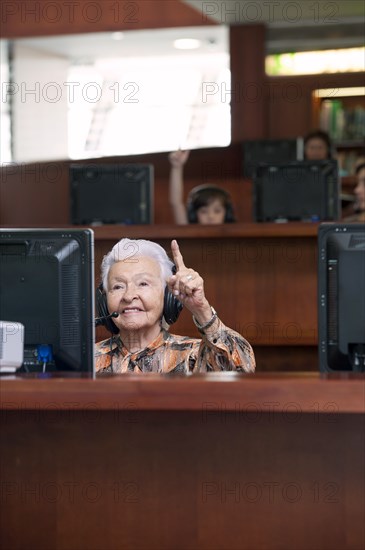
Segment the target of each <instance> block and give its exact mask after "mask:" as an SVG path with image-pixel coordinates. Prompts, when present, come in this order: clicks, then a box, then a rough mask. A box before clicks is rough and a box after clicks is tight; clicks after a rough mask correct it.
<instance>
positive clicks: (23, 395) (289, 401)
mask: <svg viewBox="0 0 365 550" xmlns="http://www.w3.org/2000/svg"><path fill="white" fill-rule="evenodd" d="M0 408H1V409H2V410H18V409H24V410H26V409H30V410H31V409H45V410H46V409H56V410H68V409H80V410H87V409H91V408H93V409H98V410H114V409H116V408H117V409H121V408H124V409H126V408H131V409H136V410H137V409H138V410H151V411H152V410H156V411H158V410H171V411H184V410H186V411H202V410H205V411H224V412H229V411H232V412H237V411H245V412H249V413H254V412H269V413H275V412H284V413H288V414H289V413H294V414H298V413H302V412H303V413H326V414H330V413H334V414H335V413H340V412H345V413H364V412H365V377H364V376H363V375H360V374H359V375H356V374H340V375H321V374H319V373H295V374H285V373H274V374H270V375H269V374H264V373H256V374H254V375H244V374H239V373H229V372H228V373H213V374H208V375H194V376H188V377H176V376H161V375H156V374H150V375H149V374H143V375H138V374H130V375H129V374H126V375H110V376H103V377H100V378H97V379H96V380H92V379H90V378H79V377H77V378H76V377H67V378H62V377H59V376H56V377H53V378H46V379H44V378H37V377H36V376H34V377H32V376H30V377H27V376H25V377H4V378H2V379H1V381H0Z"/></svg>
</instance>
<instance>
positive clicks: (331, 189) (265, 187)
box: [253, 159, 340, 222]
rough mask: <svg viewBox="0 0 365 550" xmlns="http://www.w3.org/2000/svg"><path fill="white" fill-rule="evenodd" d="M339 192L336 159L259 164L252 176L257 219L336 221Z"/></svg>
mask: <svg viewBox="0 0 365 550" xmlns="http://www.w3.org/2000/svg"><path fill="white" fill-rule="evenodd" d="M339 195H340V193H339V175H338V166H337V161H336V160H332V159H329V160H323V161H296V162H290V163H272V164H260V165H259V166H258V167H257V169H256V172H255V175H254V178H253V205H254V212H253V216H254V220H255V221H257V222H290V221H334V220H337V219H338V218H339V213H340V203H339Z"/></svg>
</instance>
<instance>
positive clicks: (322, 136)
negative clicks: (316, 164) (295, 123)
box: [304, 130, 332, 159]
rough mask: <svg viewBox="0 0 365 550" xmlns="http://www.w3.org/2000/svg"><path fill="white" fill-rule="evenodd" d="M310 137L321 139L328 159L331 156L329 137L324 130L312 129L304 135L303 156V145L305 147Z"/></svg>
mask: <svg viewBox="0 0 365 550" xmlns="http://www.w3.org/2000/svg"><path fill="white" fill-rule="evenodd" d="M311 139H320V140H321V141H323V143H324V144H325V145H326V147H327V158H329V159H330V158H332V142H331V138H330V137H329V135H328V134H327V132H325V131H324V130H313V132H309V134H307V135H306V136H305V138H304V158H305V147H306V145H307V143H308V141H310V140H311Z"/></svg>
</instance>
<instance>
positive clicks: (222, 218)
mask: <svg viewBox="0 0 365 550" xmlns="http://www.w3.org/2000/svg"><path fill="white" fill-rule="evenodd" d="M188 157H189V151H181V150H179V151H175V152H173V153H170V155H169V161H170V165H171V169H170V181H169V198H170V204H171V207H172V210H173V214H174V221H175V223H176V224H179V225H186V224H188V223H199V224H202V225H218V224H221V223H233V222H235V221H236V220H235V216H234V211H233V205H232V200H231V197H230V196H229V194H228V193H227V191H225V190H224V189H222V188H221V187H218V186H217V185H211V184H210V185H198V186H197V187H194V189H192V190H191V191H190V193H189V196H188V200H187V205H186V207H185V205H184V200H183V194H184V192H183V190H184V181H183V167H184V164H185V162H186V161H187V159H188Z"/></svg>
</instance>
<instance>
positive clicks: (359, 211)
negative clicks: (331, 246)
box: [343, 160, 365, 223]
mask: <svg viewBox="0 0 365 550" xmlns="http://www.w3.org/2000/svg"><path fill="white" fill-rule="evenodd" d="M355 174H356V179H357V182H356V187H355V188H354V195H355V202H354V206H353V209H354V213H353V214H352V215H350V216H348V217H346V218H344V219H343V221H344V222H355V223H356V222H358V223H362V222H365V160H364V162H362V163H360V164H357V166H356V170H355Z"/></svg>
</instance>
